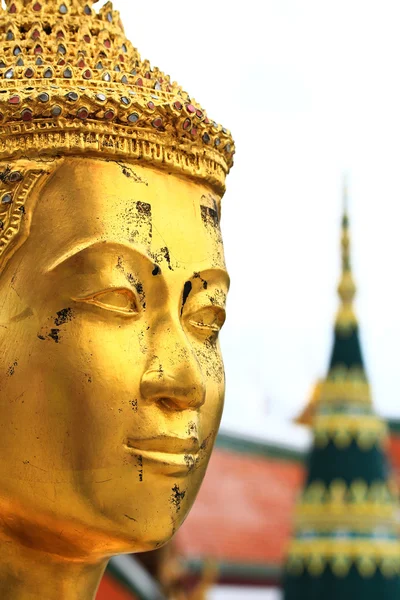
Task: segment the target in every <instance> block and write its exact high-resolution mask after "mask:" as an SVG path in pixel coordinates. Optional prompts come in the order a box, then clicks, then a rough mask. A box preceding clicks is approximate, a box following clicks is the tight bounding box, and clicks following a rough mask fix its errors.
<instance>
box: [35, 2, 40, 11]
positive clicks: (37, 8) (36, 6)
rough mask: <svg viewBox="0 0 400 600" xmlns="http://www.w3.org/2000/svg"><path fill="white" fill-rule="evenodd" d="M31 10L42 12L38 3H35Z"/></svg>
mask: <svg viewBox="0 0 400 600" xmlns="http://www.w3.org/2000/svg"><path fill="white" fill-rule="evenodd" d="M33 10H42V5H41V4H40V2H35V4H34V5H33Z"/></svg>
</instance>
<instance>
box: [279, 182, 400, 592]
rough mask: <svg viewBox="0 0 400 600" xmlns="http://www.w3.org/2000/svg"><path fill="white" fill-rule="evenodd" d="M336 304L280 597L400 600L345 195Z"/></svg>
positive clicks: (310, 412) (394, 528) (309, 417)
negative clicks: (328, 358) (330, 348)
mask: <svg viewBox="0 0 400 600" xmlns="http://www.w3.org/2000/svg"><path fill="white" fill-rule="evenodd" d="M344 196H345V210H344V215H343V221H342V275H341V280H340V284H339V288H338V292H339V297H340V307H339V311H338V313H337V317H336V323H335V331H334V344H333V351H332V356H331V361H330V365H329V371H328V374H327V376H326V378H325V379H324V380H322V381H319V382H318V384H317V386H316V388H315V390H314V394H313V397H312V400H311V402H310V404H309V406H308V407H307V408H306V410H305V411H304V413H303V415H302V416H301V417H300V419H299V421H300V422H303V423H304V422H309V423H310V424H311V426H312V428H313V433H314V443H313V447H312V449H311V452H310V456H309V461H308V471H307V479H306V483H305V488H304V490H303V493H302V495H301V498H300V500H299V503H298V506H297V509H296V514H295V527H294V537H293V540H292V542H291V545H290V548H289V553H288V560H287V565H286V573H285V582H284V589H285V595H284V598H285V600H358V599H360V600H369V599H370V600H394V599H398V598H400V577H399V574H400V544H399V539H398V524H397V522H396V512H397V504H396V498H395V492H394V489H393V485H392V483H391V480H390V475H389V469H388V465H387V461H386V455H385V440H386V427H385V425H384V423H383V422H382V421H381V420H380V419H379V418H378V417H377V416H376V415H375V413H374V411H373V407H372V402H371V392H370V387H369V384H368V380H367V376H366V373H365V368H364V362H363V357H362V352H361V346H360V339H359V328H358V322H357V318H356V315H355V312H354V309H353V301H354V297H355V293H356V287H355V284H354V280H353V275H352V271H351V265H350V237H349V219H348V212H347V189H346V186H345V192H344Z"/></svg>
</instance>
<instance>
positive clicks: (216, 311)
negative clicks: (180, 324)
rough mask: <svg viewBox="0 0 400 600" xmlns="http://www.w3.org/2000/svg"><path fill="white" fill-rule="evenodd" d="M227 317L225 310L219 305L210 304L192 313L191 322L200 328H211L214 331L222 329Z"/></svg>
mask: <svg viewBox="0 0 400 600" xmlns="http://www.w3.org/2000/svg"><path fill="white" fill-rule="evenodd" d="M225 319H226V313H225V310H224V309H223V308H221V307H219V306H208V307H206V308H201V309H200V310H198V311H196V312H195V313H192V314H191V315H190V316H189V319H188V321H189V323H190V325H191V326H192V327H194V328H196V329H200V330H204V331H207V332H208V333H209V332H210V330H211V331H212V332H214V333H219V331H221V329H222V327H223V325H224V323H225Z"/></svg>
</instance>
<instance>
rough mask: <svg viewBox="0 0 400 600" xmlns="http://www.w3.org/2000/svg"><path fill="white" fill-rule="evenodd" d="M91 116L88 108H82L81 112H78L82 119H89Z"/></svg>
mask: <svg viewBox="0 0 400 600" xmlns="http://www.w3.org/2000/svg"><path fill="white" fill-rule="evenodd" d="M88 116H89V111H88V109H87V108H81V109H80V110H78V117H79V118H80V119H87V118H88Z"/></svg>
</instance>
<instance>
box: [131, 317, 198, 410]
mask: <svg viewBox="0 0 400 600" xmlns="http://www.w3.org/2000/svg"><path fill="white" fill-rule="evenodd" d="M163 325H164V327H163V326H161V327H160V328H159V330H158V331H157V332H154V333H155V334H156V335H154V337H153V347H152V351H153V354H152V357H151V358H150V359H149V361H148V364H147V365H146V369H145V372H144V373H143V376H142V380H141V384H140V391H141V395H142V397H143V398H144V399H145V400H152V401H156V402H159V403H160V404H161V405H163V406H165V407H166V408H169V409H170V410H179V411H183V410H187V409H191V410H193V409H198V408H200V407H201V406H202V405H203V404H204V401H205V395H206V390H205V383H204V377H203V373H202V369H201V366H200V364H199V361H198V358H197V356H196V354H195V352H194V350H193V348H192V346H191V344H190V342H189V339H188V338H187V336H186V334H185V332H184V331H183V329H182V327H181V325H180V323H176V324H175V327H174V325H173V323H171V322H170V323H169V325H170V326H169V327H165V323H164V324H163ZM160 330H161V331H160ZM157 334H158V335H157Z"/></svg>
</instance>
